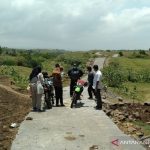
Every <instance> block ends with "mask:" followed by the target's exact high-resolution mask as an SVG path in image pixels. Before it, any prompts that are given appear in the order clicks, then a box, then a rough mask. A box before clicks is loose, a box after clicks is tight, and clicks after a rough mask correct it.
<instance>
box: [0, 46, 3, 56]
mask: <svg viewBox="0 0 150 150" xmlns="http://www.w3.org/2000/svg"><path fill="white" fill-rule="evenodd" d="M2 53H3V49H2V47H1V46H0V55H1V54H2Z"/></svg>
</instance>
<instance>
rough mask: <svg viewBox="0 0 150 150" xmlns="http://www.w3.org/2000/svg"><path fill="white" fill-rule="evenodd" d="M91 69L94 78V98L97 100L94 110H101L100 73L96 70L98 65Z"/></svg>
mask: <svg viewBox="0 0 150 150" xmlns="http://www.w3.org/2000/svg"><path fill="white" fill-rule="evenodd" d="M93 69H94V71H95V76H94V79H93V89H94V90H95V96H96V99H97V106H96V109H98V110H101V109H102V99H101V89H102V83H101V79H102V73H101V71H100V70H99V69H98V65H94V66H93Z"/></svg>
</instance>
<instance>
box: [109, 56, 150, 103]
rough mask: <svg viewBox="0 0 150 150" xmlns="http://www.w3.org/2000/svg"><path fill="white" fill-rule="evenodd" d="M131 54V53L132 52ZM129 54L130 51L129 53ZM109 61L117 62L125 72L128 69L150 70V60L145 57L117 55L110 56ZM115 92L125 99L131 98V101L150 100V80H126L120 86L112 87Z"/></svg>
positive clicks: (141, 71)
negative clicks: (115, 56) (114, 56)
mask: <svg viewBox="0 0 150 150" xmlns="http://www.w3.org/2000/svg"><path fill="white" fill-rule="evenodd" d="M130 54H131V53H130ZM128 55H129V53H128ZM109 63H115V64H118V65H119V66H120V68H121V69H122V70H124V74H126V73H127V72H128V70H132V71H133V72H137V73H138V72H140V73H143V74H144V73H146V72H150V67H149V66H150V61H149V59H144V58H126V57H117V58H109ZM110 89H111V90H112V91H113V92H115V93H116V94H118V95H121V96H122V97H124V98H125V99H129V102H133V101H134V102H145V101H150V83H149V82H138V80H137V81H136V82H129V81H127V82H124V83H123V85H121V87H119V88H112V87H111V88H110Z"/></svg>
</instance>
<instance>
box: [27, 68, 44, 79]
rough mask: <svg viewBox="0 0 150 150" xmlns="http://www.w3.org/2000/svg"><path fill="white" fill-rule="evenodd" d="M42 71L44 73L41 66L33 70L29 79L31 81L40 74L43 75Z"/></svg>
mask: <svg viewBox="0 0 150 150" xmlns="http://www.w3.org/2000/svg"><path fill="white" fill-rule="evenodd" d="M41 71H42V68H41V66H36V67H35V68H33V70H32V72H31V74H30V76H29V79H30V80H31V79H32V78H34V77H36V76H37V75H38V74H39V73H41Z"/></svg>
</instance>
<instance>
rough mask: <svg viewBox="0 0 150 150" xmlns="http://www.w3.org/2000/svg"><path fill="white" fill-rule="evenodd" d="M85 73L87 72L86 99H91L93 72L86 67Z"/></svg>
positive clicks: (89, 67)
mask: <svg viewBox="0 0 150 150" xmlns="http://www.w3.org/2000/svg"><path fill="white" fill-rule="evenodd" d="M87 71H88V94H89V98H88V99H93V94H94V89H93V87H92V86H93V79H94V72H93V71H92V67H91V66H88V67H87Z"/></svg>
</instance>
